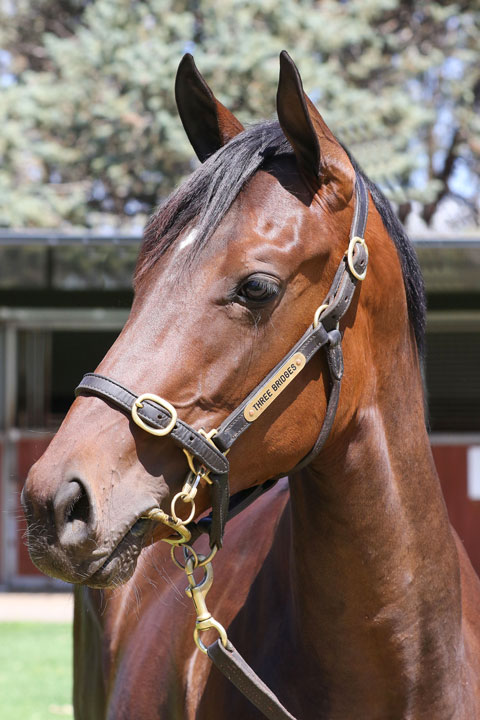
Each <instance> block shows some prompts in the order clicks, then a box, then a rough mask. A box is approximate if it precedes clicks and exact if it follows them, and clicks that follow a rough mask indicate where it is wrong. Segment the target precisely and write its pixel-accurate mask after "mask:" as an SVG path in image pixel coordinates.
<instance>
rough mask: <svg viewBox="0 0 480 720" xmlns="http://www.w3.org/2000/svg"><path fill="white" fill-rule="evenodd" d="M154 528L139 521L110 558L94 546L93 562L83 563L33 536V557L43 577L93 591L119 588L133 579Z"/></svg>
mask: <svg viewBox="0 0 480 720" xmlns="http://www.w3.org/2000/svg"><path fill="white" fill-rule="evenodd" d="M154 526H155V523H153V522H151V521H149V520H144V519H142V518H139V519H137V520H136V521H135V522H134V523H133V525H132V526H131V527H130V528H129V529H128V530H127V532H126V533H125V534H124V535H123V536H122V537H121V538H120V540H119V541H118V542H117V543H116V544H115V546H114V547H113V548H112V549H111V550H110V551H109V552H108V554H107V553H105V551H100V552H99V548H98V547H97V548H95V546H92V549H91V552H90V553H89V558H88V559H87V558H85V559H83V560H81V561H80V562H78V561H75V560H74V558H72V557H70V556H69V554H68V553H64V552H62V551H61V550H60V549H59V548H57V547H55V545H54V544H53V546H52V545H51V544H49V543H48V541H47V539H46V538H45V537H40V538H35V537H32V533H31V532H30V533H29V535H30V537H29V543H28V545H29V552H30V557H31V559H32V561H33V563H34V564H35V565H36V566H37V567H38V569H39V570H41V571H42V572H43V573H45V574H46V575H50V576H51V577H55V578H58V579H59V580H63V581H64V582H68V583H71V584H73V585H88V586H89V587H93V588H109V587H116V586H118V585H122V584H123V583H125V582H127V580H129V578H130V577H131V576H132V575H133V573H134V571H135V568H136V565H137V560H138V557H139V555H140V552H141V551H142V549H143V548H144V547H145V546H146V545H148V544H150V543H151V542H152V539H153V528H154Z"/></svg>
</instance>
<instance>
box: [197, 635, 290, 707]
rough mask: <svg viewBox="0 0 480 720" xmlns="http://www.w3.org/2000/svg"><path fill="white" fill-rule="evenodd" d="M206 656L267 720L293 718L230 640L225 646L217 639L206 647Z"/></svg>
mask: <svg viewBox="0 0 480 720" xmlns="http://www.w3.org/2000/svg"><path fill="white" fill-rule="evenodd" d="M208 657H209V658H210V660H211V661H212V662H213V664H214V665H215V666H216V667H217V668H218V669H219V670H220V672H222V673H223V674H224V675H225V677H226V678H227V679H228V680H230V682H232V683H233V684H234V685H235V687H236V688H238V689H239V690H240V692H241V693H243V695H245V697H246V698H247V699H248V700H250V702H251V703H252V704H253V705H255V707H256V708H257V709H258V710H260V712H262V713H263V714H264V715H265V717H266V718H268V720H295V718H294V716H293V715H291V714H290V713H289V712H288V710H286V709H285V708H284V706H283V705H282V703H281V702H280V700H279V699H278V698H277V696H276V695H275V694H274V693H273V692H272V691H271V690H270V688H269V687H268V686H267V685H265V683H264V682H263V680H260V678H259V677H258V675H257V674H256V673H255V672H254V671H253V670H252V668H251V667H250V665H248V663H246V662H245V660H244V659H243V657H242V656H241V655H240V653H239V652H237V650H235V648H234V647H233V645H232V643H231V642H229V643H228V646H227V647H225V646H224V645H223V644H222V642H221V640H217V641H216V642H214V643H213V645H210V647H209V648H208Z"/></svg>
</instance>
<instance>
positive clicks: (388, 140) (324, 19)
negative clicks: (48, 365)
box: [0, 0, 480, 227]
mask: <svg viewBox="0 0 480 720" xmlns="http://www.w3.org/2000/svg"><path fill="white" fill-rule="evenodd" d="M3 7H4V6H3V5H0V27H1V28H2V29H1V30H0V44H1V46H2V47H3V48H4V51H3V53H2V54H0V63H2V62H3V71H0V83H1V84H3V90H2V100H1V102H0V122H1V127H2V133H0V158H1V164H0V224H1V225H4V226H12V225H17V226H18V225H37V226H59V225H84V226H90V227H93V226H95V227H99V226H102V225H104V224H108V225H112V224H120V223H125V222H126V220H127V218H134V219H135V220H139V221H141V222H143V219H144V218H145V216H146V214H148V213H149V212H150V211H151V210H152V208H153V207H154V206H155V205H156V204H157V203H158V202H159V201H161V199H162V198H163V197H165V196H166V195H167V194H168V193H169V192H170V191H171V189H172V187H174V186H175V185H176V184H177V183H178V181H179V180H180V179H181V177H182V176H184V175H185V174H186V173H188V172H189V170H190V169H191V168H192V162H193V160H192V157H193V153H192V151H191V149H190V148H189V146H188V142H187V140H186V138H185V136H184V133H183V129H182V127H181V123H180V121H179V119H178V116H177V112H176V108H175V104H174V96H173V82H174V76H175V71H176V67H177V65H178V62H179V60H180V58H181V56H182V55H183V53H184V52H186V51H190V52H192V53H193V54H194V55H195V59H196V62H197V64H198V66H199V68H200V70H201V71H202V73H203V74H204V75H205V76H206V78H207V79H208V82H209V83H210V84H211V86H212V88H213V89H214V91H215V92H216V94H217V95H218V97H219V99H220V100H222V102H224V103H225V104H226V105H227V106H228V107H229V108H230V109H232V110H233V111H234V112H236V113H237V114H238V116H239V118H240V119H241V120H242V122H252V121H254V120H258V119H260V118H262V117H269V116H271V115H272V114H273V111H274V107H275V91H276V82H277V77H278V54H279V52H280V50H282V49H283V48H286V49H288V50H289V51H290V52H291V54H292V56H293V58H294V59H295V61H296V62H297V64H298V66H299V68H300V70H301V73H302V77H303V79H304V85H305V88H306V90H307V92H308V93H309V94H310V96H311V97H312V99H313V100H314V101H315V102H316V103H317V105H318V107H319V109H320V110H321V112H322V114H324V116H325V118H326V120H327V122H329V123H330V125H331V127H332V129H333V130H334V131H335V132H336V134H337V135H338V136H339V137H340V138H341V139H343V140H344V141H345V142H346V144H347V145H348V146H349V147H350V149H351V150H352V151H353V153H354V154H355V155H356V156H357V157H358V159H359V160H360V162H361V164H363V165H364V166H365V169H366V170H367V172H368V173H369V174H370V175H371V177H372V178H373V179H374V180H376V181H378V182H379V183H380V184H381V185H382V186H383V187H384V188H386V189H387V191H388V192H389V193H390V195H391V197H392V198H393V199H395V200H396V201H397V202H398V203H399V212H400V215H401V217H402V218H403V219H405V218H406V217H407V216H408V214H409V212H410V210H411V202H412V200H417V201H418V202H420V203H421V207H422V214H423V216H424V218H425V220H426V221H427V222H431V220H432V218H433V216H434V214H435V211H436V209H437V207H438V205H439V203H440V202H441V201H442V200H443V199H444V198H445V197H447V196H448V195H449V194H452V193H455V194H457V195H460V196H461V197H462V200H463V201H464V202H465V203H469V204H470V205H469V206H471V207H472V208H474V209H475V208H476V203H477V199H478V193H479V188H478V183H477V181H476V180H475V181H474V179H473V178H474V177H475V175H476V174H477V171H478V166H479V162H480V147H479V144H478V139H477V138H478V137H479V133H478V130H479V127H478V125H479V120H478V106H479V103H480V68H479V66H478V63H477V53H476V49H475V43H476V38H477V37H478V29H479V24H480V7H478V5H477V4H476V3H471V2H459V3H456V4H451V3H447V2H416V3H413V2H409V1H406V0H346V1H345V2H338V1H336V0H335V1H334V0H322V1H321V2H315V1H314V0H298V1H297V2H292V0H241V1H240V0H223V1H222V3H217V2H214V1H213V0H203V1H200V0H148V1H143V2H142V1H139V0H137V2H131V1H127V0H95V2H86V1H84V2H82V1H81V0H70V1H69V2H67V3H65V2H60V0H50V1H48V0H40V1H39V0H37V2H35V3H27V2H26V0H22V2H20V3H17V4H16V6H15V9H14V10H12V7H11V6H10V5H9V8H10V13H11V14H10V15H9V16H6V11H5V10H3V18H2V10H1V8H3ZM2 21H3V22H2ZM2 58H3V60H2ZM2 81H3V82H2Z"/></svg>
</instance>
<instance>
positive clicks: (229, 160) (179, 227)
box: [136, 121, 426, 356]
mask: <svg viewBox="0 0 480 720" xmlns="http://www.w3.org/2000/svg"><path fill="white" fill-rule="evenodd" d="M345 150H346V152H347V154H348V156H349V158H350V160H351V162H352V165H353V167H354V169H355V171H356V172H357V173H359V174H361V175H362V177H363V179H364V180H365V182H366V185H367V187H368V190H369V191H370V194H371V196H372V199H373V202H374V203H375V207H376V208H377V210H378V213H379V215H380V217H381V218H382V221H383V224H384V226H385V229H386V231H387V232H388V234H389V235H390V237H391V239H392V240H393V242H394V244H395V246H396V248H397V252H398V256H399V259H400V263H401V267H402V272H403V280H404V283H405V291H406V296H407V305H408V314H409V318H410V322H411V323H412V326H413V329H414V332H415V338H416V342H417V347H418V350H419V353H420V355H421V356H423V353H424V346H425V314H426V302H425V287H424V282H423V277H422V273H421V270H420V265H419V263H418V259H417V256H416V253H415V250H414V248H413V245H412V243H411V242H410V240H409V239H408V236H407V234H406V232H405V230H404V228H403V226H402V224H401V222H400V220H399V219H398V218H397V216H396V215H395V213H394V211H393V209H392V207H391V205H390V203H389V202H388V200H387V199H386V197H385V196H384V194H383V193H382V192H381V190H379V188H378V187H377V186H376V185H375V183H373V182H372V181H371V180H370V179H369V178H368V177H367V176H366V175H365V173H364V172H363V170H362V169H361V168H360V167H359V165H358V164H357V162H356V161H355V159H354V158H353V157H352V156H351V155H350V153H349V152H348V150H347V149H346V148H345ZM280 155H289V156H292V155H293V151H292V148H291V146H290V144H289V142H288V140H287V139H286V138H285V136H284V134H283V132H282V129H281V128H280V125H279V123H278V122H277V121H267V122H262V123H259V124H257V125H253V126H251V127H249V128H248V129H247V130H245V132H242V133H241V134H240V135H237V137H235V138H233V139H232V140H231V141H230V142H229V143H228V144H227V145H225V146H224V147H223V148H221V149H220V150H218V152H216V153H215V154H214V155H212V156H211V157H210V158H209V159H208V160H207V161H206V162H205V163H203V165H201V166H200V167H199V168H197V170H195V172H193V173H192V175H190V177H189V178H187V180H186V181H185V182H184V183H183V184H182V185H181V186H180V187H179V188H178V190H176V191H175V192H174V193H173V194H172V195H171V196H170V197H169V198H168V199H167V201H166V202H165V203H164V205H163V206H162V207H161V208H160V209H159V210H158V212H157V213H155V215H153V217H152V218H151V220H150V222H149V223H148V225H147V227H146V229H145V238H144V243H143V247H142V252H141V255H140V259H139V263H138V266H137V271H136V275H137V277H138V276H139V275H141V274H143V272H145V271H146V270H147V269H148V268H150V267H151V266H152V265H153V264H154V263H155V262H156V261H157V260H158V258H159V257H160V256H161V255H162V254H163V253H164V252H165V251H166V250H167V248H169V247H170V246H171V245H172V243H174V242H175V240H176V239H177V238H178V237H179V236H180V235H181V234H182V232H184V231H185V230H186V229H187V228H188V227H189V226H190V225H192V224H193V222H194V221H195V227H196V229H197V234H196V237H195V240H194V242H193V243H192V247H191V254H192V255H193V256H195V255H196V254H197V253H198V252H200V250H201V249H202V247H204V245H205V243H206V242H207V241H208V239H209V238H210V237H211V236H212V234H213V233H214V232H215V230H216V229H217V227H218V226H219V224H220V222H221V221H222V219H223V218H224V217H225V215H226V213H227V212H228V210H229V208H230V207H231V205H232V203H233V202H234V200H235V199H236V197H237V196H238V194H239V193H240V191H241V190H242V188H243V187H244V186H245V185H246V183H247V182H248V181H249V180H250V178H251V177H252V176H253V175H254V174H255V173H256V172H257V170H259V169H260V168H261V167H262V166H264V165H265V164H266V162H267V161H269V160H271V159H272V158H274V157H278V156H280Z"/></svg>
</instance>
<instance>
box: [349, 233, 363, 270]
mask: <svg viewBox="0 0 480 720" xmlns="http://www.w3.org/2000/svg"><path fill="white" fill-rule="evenodd" d="M357 243H359V244H360V245H363V247H364V248H365V252H366V254H367V264H368V247H367V243H366V242H365V238H361V237H358V235H355V236H354V237H352V238H351V240H350V242H349V244H348V250H347V262H348V269H349V270H350V272H351V273H352V275H353V277H355V278H357V280H365V277H366V275H367V265H366V266H365V270H364V271H363V273H358V272H357V271H356V270H355V267H354V265H353V251H354V250H355V245H356V244H357Z"/></svg>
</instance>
